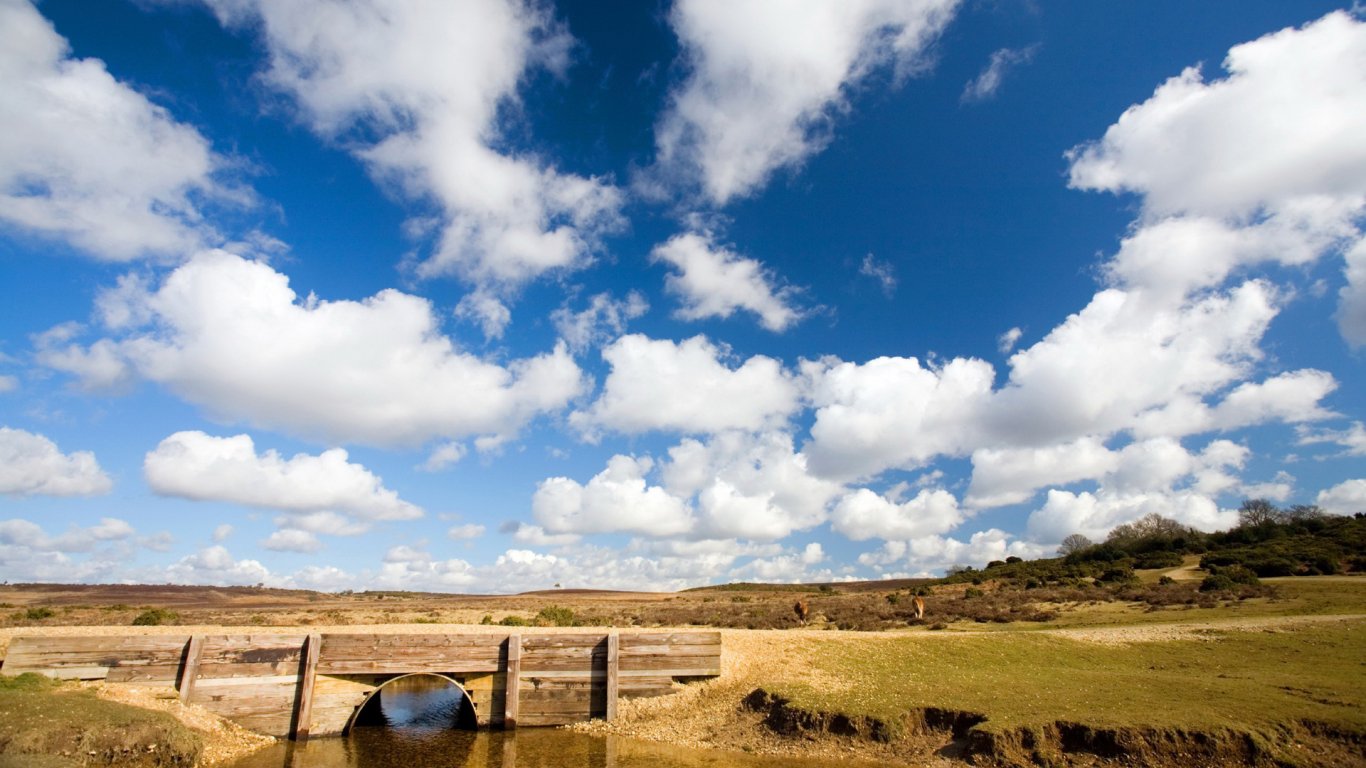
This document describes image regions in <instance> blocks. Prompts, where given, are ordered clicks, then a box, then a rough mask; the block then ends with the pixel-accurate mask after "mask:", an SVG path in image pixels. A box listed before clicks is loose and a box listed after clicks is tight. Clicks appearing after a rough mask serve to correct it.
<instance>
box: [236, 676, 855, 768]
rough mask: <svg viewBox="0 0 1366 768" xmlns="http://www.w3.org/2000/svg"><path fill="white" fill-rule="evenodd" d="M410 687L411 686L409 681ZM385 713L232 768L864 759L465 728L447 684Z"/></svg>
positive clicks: (829, 767) (401, 690) (367, 714)
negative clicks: (750, 752) (801, 756)
mask: <svg viewBox="0 0 1366 768" xmlns="http://www.w3.org/2000/svg"><path fill="white" fill-rule="evenodd" d="M404 682H407V681H404ZM379 704H380V706H379V707H376V708H375V709H377V710H379V711H368V710H370V709H371V705H367V707H366V710H367V711H363V712H362V714H361V717H359V718H358V719H357V725H356V726H355V727H353V728H352V729H351V733H350V734H349V735H347V736H344V737H331V738H315V739H312V740H310V741H309V742H308V743H306V744H303V745H296V744H293V743H291V742H283V743H281V744H279V745H277V746H274V747H271V748H268V749H265V750H262V751H260V752H257V753H255V754H253V755H251V756H249V757H247V758H244V759H242V760H240V761H238V762H236V763H234V764H233V765H232V766H231V768H447V767H449V768H455V767H456V766H459V767H460V768H722V766H738V767H739V768H778V767H779V766H785V767H791V768H834V767H835V766H840V768H851V766H855V765H866V766H871V765H874V764H873V763H867V762H863V761H849V760H834V759H826V760H821V759H795V758H790V757H782V758H779V757H758V756H754V755H748V754H745V753H742V752H724V751H719V750H697V749H686V748H683V747H677V746H672V745H668V744H658V743H654V742H647V741H640V740H636V739H625V738H620V737H615V736H590V735H585V734H580V733H573V732H569V731H564V730H560V729H556V728H522V729H519V730H517V731H507V732H503V731H473V730H462V728H461V726H467V725H468V721H467V719H466V718H467V715H468V710H467V708H466V706H465V699H464V696H463V694H461V693H460V691H459V689H457V688H455V687H454V686H448V685H441V684H427V685H422V684H409V685H403V686H395V687H393V688H390V687H386V688H385V689H384V691H383V694H382V696H381V697H380V699H379Z"/></svg>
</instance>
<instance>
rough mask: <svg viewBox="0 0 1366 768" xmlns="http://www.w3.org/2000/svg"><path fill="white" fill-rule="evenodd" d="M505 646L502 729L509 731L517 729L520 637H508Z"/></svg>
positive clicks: (520, 671) (520, 663) (520, 659)
mask: <svg viewBox="0 0 1366 768" xmlns="http://www.w3.org/2000/svg"><path fill="white" fill-rule="evenodd" d="M507 644H508V649H507V669H506V672H505V673H504V674H505V675H506V677H507V680H506V681H505V683H504V687H503V690H504V694H503V727H504V728H505V729H508V730H511V729H513V728H516V727H517V709H518V704H517V703H518V696H519V691H518V689H519V688H521V676H522V636H521V635H508V639H507Z"/></svg>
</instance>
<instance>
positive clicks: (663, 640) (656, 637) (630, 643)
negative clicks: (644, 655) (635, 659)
mask: <svg viewBox="0 0 1366 768" xmlns="http://www.w3.org/2000/svg"><path fill="white" fill-rule="evenodd" d="M720 642H721V633H720V632H716V631H711V632H629V633H627V632H623V633H622V635H621V648H622V650H623V651H626V650H634V649H636V648H638V647H640V646H643V645H713V644H718V643H720Z"/></svg>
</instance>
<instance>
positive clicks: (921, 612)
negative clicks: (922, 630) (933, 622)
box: [911, 595, 925, 621]
mask: <svg viewBox="0 0 1366 768" xmlns="http://www.w3.org/2000/svg"><path fill="white" fill-rule="evenodd" d="M911 604H912V605H914V606H915V618H916V621H919V620H920V619H923V618H925V598H923V597H920V596H919V595H917V596H916V597H915V599H914V600H912V601H911Z"/></svg>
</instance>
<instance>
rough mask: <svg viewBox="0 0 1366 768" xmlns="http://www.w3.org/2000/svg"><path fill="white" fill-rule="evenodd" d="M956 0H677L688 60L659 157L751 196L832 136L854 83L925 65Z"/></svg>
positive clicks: (725, 196) (675, 17)
mask: <svg viewBox="0 0 1366 768" xmlns="http://www.w3.org/2000/svg"><path fill="white" fill-rule="evenodd" d="M956 5H957V2H956V0H915V1H913V2H903V1H901V0H850V1H849V2H843V3H839V4H838V5H831V4H827V3H822V2H816V1H809V2H799V3H795V4H794V3H792V2H788V1H787V0H743V1H742V2H736V1H735V0H680V1H679V2H677V3H674V5H673V10H672V12H671V13H670V16H669V20H670V23H671V24H672V25H673V28H674V32H675V33H676V34H677V35H678V38H679V41H680V42H681V44H682V46H683V50H684V57H685V59H686V61H687V63H688V64H689V66H690V72H689V75H688V79H687V80H686V82H684V83H683V84H682V86H681V87H679V88H678V89H677V90H676V91H675V92H674V93H673V95H672V101H671V104H670V107H669V110H668V112H667V113H666V114H665V116H664V117H663V118H662V119H661V120H660V122H659V124H658V126H657V129H656V136H655V141H656V144H657V147H658V150H659V162H660V163H661V165H662V166H663V167H664V168H666V169H669V170H671V171H674V172H675V173H680V174H683V175H684V176H686V177H687V178H689V179H690V180H692V179H696V180H698V181H700V182H701V185H702V188H703V190H704V191H705V193H706V195H707V196H708V197H710V198H711V199H712V200H713V201H715V202H717V203H725V202H727V201H728V200H730V199H731V198H734V197H737V196H743V195H745V194H748V193H750V192H752V191H753V190H754V189H756V188H757V187H759V186H760V185H762V184H763V183H764V182H765V181H766V180H767V179H768V177H769V175H770V174H771V173H772V172H773V171H774V170H775V169H778V168H783V167H789V166H794V165H798V164H800V163H801V162H802V161H803V160H805V159H806V158H807V157H808V156H810V155H811V154H813V153H815V152H817V151H819V150H820V149H821V148H822V147H824V145H825V144H826V142H827V141H828V139H829V134H830V123H831V122H832V120H833V118H834V116H835V115H836V114H837V113H838V112H840V111H841V110H844V109H847V99H846V89H847V88H851V87H853V86H855V85H857V84H858V83H859V82H860V81H862V80H863V79H864V78H865V77H866V76H867V75H869V74H870V73H872V72H874V71H876V70H878V69H880V68H882V67H886V66H889V65H891V66H895V67H896V68H897V70H898V74H905V73H908V72H911V71H914V70H915V69H917V68H919V67H921V66H923V64H924V62H925V50H926V48H927V46H928V45H929V44H930V43H931V42H932V41H933V40H934V39H935V37H936V36H937V35H938V34H939V33H940V31H941V30H942V29H943V28H944V26H945V25H946V24H947V23H948V22H949V20H950V19H951V18H952V16H953V11H954V8H955V6H956Z"/></svg>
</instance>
